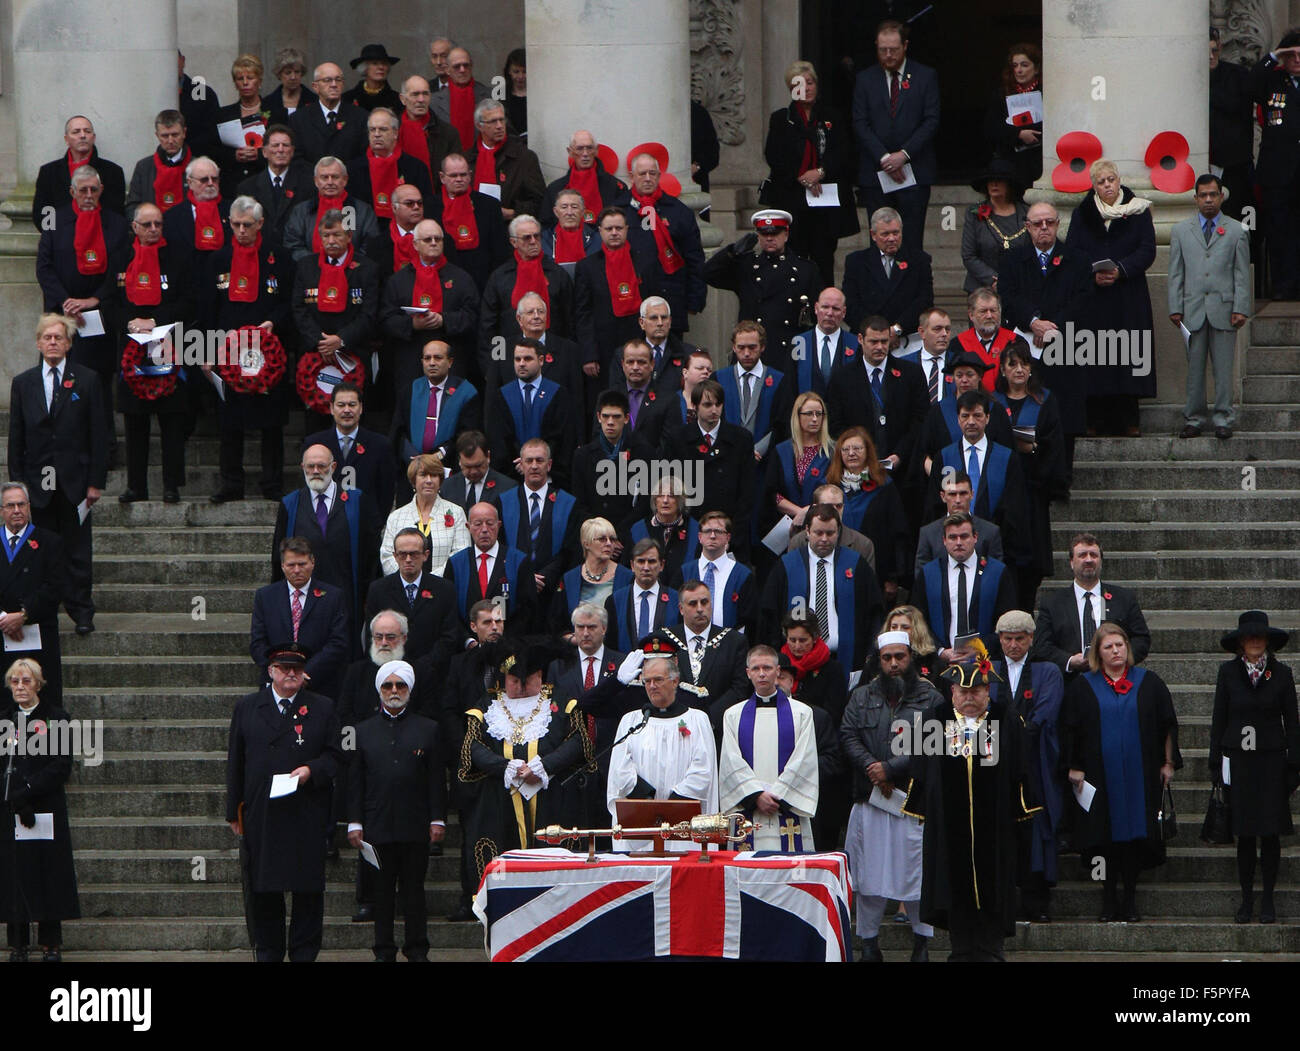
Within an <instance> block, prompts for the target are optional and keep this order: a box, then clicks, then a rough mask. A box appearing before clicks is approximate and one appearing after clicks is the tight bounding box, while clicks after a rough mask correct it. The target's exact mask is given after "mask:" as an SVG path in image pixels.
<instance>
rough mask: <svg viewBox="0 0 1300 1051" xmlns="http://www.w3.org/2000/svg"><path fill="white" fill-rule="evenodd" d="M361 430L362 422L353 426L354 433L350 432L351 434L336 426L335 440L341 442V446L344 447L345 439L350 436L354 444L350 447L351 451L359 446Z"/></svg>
mask: <svg viewBox="0 0 1300 1051" xmlns="http://www.w3.org/2000/svg"><path fill="white" fill-rule="evenodd" d="M359 430H361V424H357V425H356V426H355V427H354V428H352V433H350V434H348V433H345V432H344V431H341V430H339V429H338V428H337V427H335V428H334V440H335V441H336V442H338V444H339V448H340V449H342V448H343V439H344V438H350V439H351V440H352V444H351V445H350V446H349V447H348V451H349V452H351V451H352V450H353V449H355V448H356V447H357V432H358V431H359Z"/></svg>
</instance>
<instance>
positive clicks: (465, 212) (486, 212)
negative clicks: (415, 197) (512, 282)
mask: <svg viewBox="0 0 1300 1051" xmlns="http://www.w3.org/2000/svg"><path fill="white" fill-rule="evenodd" d="M438 179H439V181H440V182H441V183H442V190H441V192H440V193H436V194H435V195H434V198H433V202H432V204H431V205H430V207H429V209H428V211H427V214H428V217H429V218H430V219H436V220H438V222H439V223H440V224H441V225H442V228H443V230H445V231H446V233H447V242H446V245H445V247H446V250H447V258H448V259H449V260H450V261H451V262H453V263H455V264H456V265H457V266H459V267H460V268H461V269H463V270H465V271H466V272H468V273H469V276H470V277H472V278H473V279H474V287H475V288H486V287H487V284H488V279H489V278H491V276H492V271H494V270H495V269H496V268H497V267H499V266H501V264H502V263H504V262H505V261H506V260H507V259H509V258H510V244H509V242H508V240H507V234H506V223H505V220H504V219H502V218H501V205H500V204H499V203H498V202H497V199H496V198H495V197H489V196H488V195H487V194H485V193H479V192H478V190H474V189H471V176H470V171H469V161H468V160H466V159H465V156H464V154H460V153H449V154H447V156H445V157H444V158H443V159H442V168H441V169H440V170H439V173H438Z"/></svg>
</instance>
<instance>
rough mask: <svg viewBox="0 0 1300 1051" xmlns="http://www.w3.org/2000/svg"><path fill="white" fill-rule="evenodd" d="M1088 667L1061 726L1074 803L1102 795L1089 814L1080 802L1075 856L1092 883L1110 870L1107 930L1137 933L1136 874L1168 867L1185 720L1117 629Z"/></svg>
mask: <svg viewBox="0 0 1300 1051" xmlns="http://www.w3.org/2000/svg"><path fill="white" fill-rule="evenodd" d="M1088 667H1089V668H1090V669H1091V671H1089V672H1088V673H1087V674H1085V675H1080V676H1079V677H1078V678H1077V679H1075V680H1074V682H1073V683H1071V684H1070V687H1069V688H1068V689H1067V690H1066V692H1065V704H1064V706H1063V707H1062V709H1061V720H1060V738H1061V765H1062V766H1063V767H1065V769H1066V770H1068V771H1069V778H1070V784H1071V785H1072V786H1073V787H1074V790H1075V792H1076V793H1078V792H1079V791H1080V790H1081V786H1083V785H1084V784H1085V783H1086V784H1087V785H1091V786H1092V788H1093V789H1095V790H1096V794H1095V795H1094V796H1093V797H1092V799H1091V802H1090V806H1089V807H1088V809H1087V810H1085V809H1083V804H1082V803H1081V802H1080V801H1079V796H1078V795H1077V794H1076V795H1075V797H1074V798H1075V802H1074V806H1073V815H1074V823H1073V828H1074V849H1075V850H1077V851H1078V852H1079V855H1080V857H1081V858H1082V859H1083V862H1084V864H1085V866H1087V868H1088V869H1089V871H1090V872H1092V873H1093V874H1094V878H1095V875H1096V874H1097V866H1098V863H1099V862H1101V863H1102V865H1103V868H1102V871H1101V875H1102V879H1103V880H1104V882H1103V884H1102V910H1101V917H1100V920H1101V922H1102V923H1109V922H1110V921H1112V920H1117V921H1127V922H1128V923H1137V922H1138V920H1140V919H1141V917H1140V916H1139V915H1138V911H1137V880H1138V873H1139V872H1140V871H1141V870H1142V869H1145V868H1155V867H1156V866H1158V865H1163V864H1164V863H1165V844H1164V840H1163V839H1162V838H1161V834H1160V823H1159V821H1158V820H1157V814H1158V812H1159V811H1160V807H1161V796H1162V794H1163V790H1164V788H1165V786H1167V785H1168V784H1169V783H1170V782H1171V781H1172V780H1173V779H1174V771H1175V770H1177V769H1178V768H1179V767H1181V766H1182V765H1183V760H1182V756H1181V755H1180V754H1179V751H1178V717H1177V716H1176V715H1175V714H1174V702H1173V698H1171V697H1170V696H1169V688H1168V687H1167V686H1165V684H1164V682H1163V681H1161V679H1160V676H1158V675H1157V674H1156V673H1155V672H1153V671H1151V670H1150V669H1147V668H1142V667H1134V666H1133V655H1132V648H1131V647H1130V645H1129V638H1128V632H1126V631H1125V630H1124V629H1123V628H1122V627H1120V626H1119V625H1118V624H1113V623H1111V622H1110V621H1106V622H1105V623H1103V624H1102V625H1101V626H1100V627H1099V628H1098V629H1097V631H1096V633H1095V634H1094V635H1093V637H1092V642H1091V643H1090V644H1089V646H1088ZM1083 790H1085V791H1086V789H1083ZM1121 879H1122V880H1123V883H1124V900H1123V903H1122V904H1121V903H1120V900H1119V883H1120V880H1121Z"/></svg>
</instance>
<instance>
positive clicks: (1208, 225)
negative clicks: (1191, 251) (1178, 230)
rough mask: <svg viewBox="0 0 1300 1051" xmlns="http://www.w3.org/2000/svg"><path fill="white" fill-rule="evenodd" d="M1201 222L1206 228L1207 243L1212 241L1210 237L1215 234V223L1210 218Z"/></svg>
mask: <svg viewBox="0 0 1300 1051" xmlns="http://www.w3.org/2000/svg"><path fill="white" fill-rule="evenodd" d="M1201 224H1202V226H1203V227H1204V229H1205V243H1206V244H1209V243H1210V238H1211V237H1213V236H1214V224H1213V223H1212V222H1210V220H1208V219H1202V220H1201Z"/></svg>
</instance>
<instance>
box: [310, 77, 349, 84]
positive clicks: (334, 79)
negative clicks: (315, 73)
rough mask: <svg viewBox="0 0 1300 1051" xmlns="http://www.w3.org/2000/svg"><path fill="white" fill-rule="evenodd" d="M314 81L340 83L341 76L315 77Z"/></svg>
mask: <svg viewBox="0 0 1300 1051" xmlns="http://www.w3.org/2000/svg"><path fill="white" fill-rule="evenodd" d="M316 83H317V84H342V83H343V78H342V77H317V78H316Z"/></svg>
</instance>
